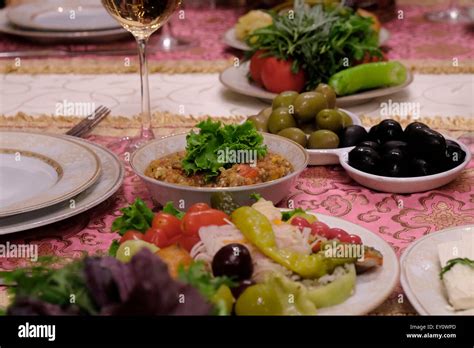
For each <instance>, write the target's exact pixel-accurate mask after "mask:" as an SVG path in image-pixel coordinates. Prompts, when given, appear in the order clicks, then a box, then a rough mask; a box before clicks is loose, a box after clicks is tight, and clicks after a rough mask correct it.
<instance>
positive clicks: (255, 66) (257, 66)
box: [250, 50, 268, 85]
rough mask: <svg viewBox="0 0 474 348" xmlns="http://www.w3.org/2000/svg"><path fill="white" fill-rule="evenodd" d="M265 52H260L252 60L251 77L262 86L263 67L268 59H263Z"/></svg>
mask: <svg viewBox="0 0 474 348" xmlns="http://www.w3.org/2000/svg"><path fill="white" fill-rule="evenodd" d="M264 53H265V51H264V50H258V51H257V52H255V53H254V54H253V56H252V58H251V59H250V76H251V77H252V80H254V81H255V82H256V83H258V84H260V85H261V84H262V67H263V63H265V61H266V60H267V58H268V57H262V55H263V54H264Z"/></svg>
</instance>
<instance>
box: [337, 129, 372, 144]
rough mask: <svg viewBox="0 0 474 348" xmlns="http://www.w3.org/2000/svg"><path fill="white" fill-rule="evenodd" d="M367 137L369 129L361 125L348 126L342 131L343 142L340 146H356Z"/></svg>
mask: <svg viewBox="0 0 474 348" xmlns="http://www.w3.org/2000/svg"><path fill="white" fill-rule="evenodd" d="M366 139H367V131H366V130H365V128H364V127H361V126H356V125H353V126H347V127H346V128H344V129H343V131H342V137H341V144H340V146H339V147H349V146H356V145H357V144H358V143H360V142H362V141H364V140H366Z"/></svg>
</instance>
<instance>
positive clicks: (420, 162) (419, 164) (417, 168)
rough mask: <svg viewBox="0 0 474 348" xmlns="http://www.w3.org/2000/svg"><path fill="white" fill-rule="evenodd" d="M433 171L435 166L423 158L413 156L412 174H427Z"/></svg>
mask: <svg viewBox="0 0 474 348" xmlns="http://www.w3.org/2000/svg"><path fill="white" fill-rule="evenodd" d="M433 173H434V170H433V167H432V166H431V164H430V163H429V162H428V161H426V160H424V159H423V158H413V159H412V160H411V161H410V176H426V175H431V174H433Z"/></svg>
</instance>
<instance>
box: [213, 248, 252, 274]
mask: <svg viewBox="0 0 474 348" xmlns="http://www.w3.org/2000/svg"><path fill="white" fill-rule="evenodd" d="M212 273H213V274H214V276H216V277H220V276H227V277H231V278H232V279H233V280H236V281H241V280H245V279H250V277H251V276H252V273H253V264H252V257H251V256H250V252H249V250H248V249H247V247H246V246H245V245H242V244H238V243H232V244H228V245H226V246H223V247H222V248H220V249H219V251H218V252H217V253H216V254H215V255H214V258H213V259H212Z"/></svg>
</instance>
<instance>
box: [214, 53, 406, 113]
mask: <svg viewBox="0 0 474 348" xmlns="http://www.w3.org/2000/svg"><path fill="white" fill-rule="evenodd" d="M249 65H250V63H249V62H248V61H247V62H245V63H243V64H241V65H240V66H239V67H234V66H231V67H229V68H227V69H225V70H224V71H223V72H221V73H220V75H219V80H220V82H221V83H222V84H223V85H224V86H226V87H227V88H229V89H230V90H232V91H234V92H237V93H239V94H242V95H247V96H250V97H256V98H259V99H262V100H264V101H268V102H271V101H272V100H273V99H274V98H275V97H276V96H277V94H275V93H272V92H269V91H267V90H265V89H264V88H263V87H260V86H258V85H256V84H254V83H251V82H250V81H249V79H248V77H247V75H248V72H249ZM412 82H413V74H412V73H411V71H410V70H408V69H407V78H406V80H405V82H404V83H403V84H401V85H398V86H393V87H385V88H377V89H371V90H368V91H363V92H359V93H355V94H352V95H348V96H344V97H338V98H337V100H336V105H337V106H339V107H346V106H352V105H359V104H363V103H367V102H369V101H370V100H372V99H374V98H377V97H383V96H387V95H391V94H394V93H397V92H400V91H401V90H403V89H405V88H406V87H407V86H408V85H410V84H411V83H412Z"/></svg>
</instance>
